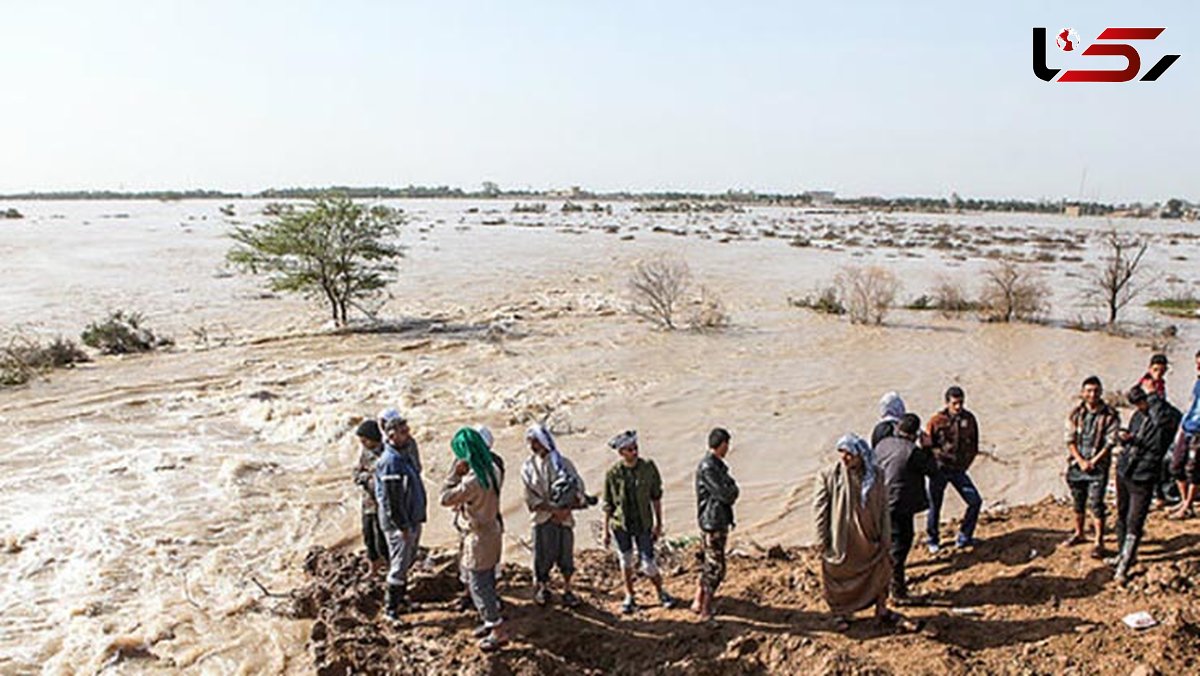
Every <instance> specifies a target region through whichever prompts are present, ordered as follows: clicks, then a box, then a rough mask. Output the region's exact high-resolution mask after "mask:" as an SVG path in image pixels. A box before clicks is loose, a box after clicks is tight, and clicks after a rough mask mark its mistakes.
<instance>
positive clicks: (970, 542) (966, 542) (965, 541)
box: [954, 535, 979, 549]
mask: <svg viewBox="0 0 1200 676" xmlns="http://www.w3.org/2000/svg"><path fill="white" fill-rule="evenodd" d="M977 544H979V540H976V539H975V538H969V537H967V536H965V535H959V536H958V537H957V538H955V540H954V546H955V547H958V548H959V549H967V548H968V547H974V546H975V545H977Z"/></svg>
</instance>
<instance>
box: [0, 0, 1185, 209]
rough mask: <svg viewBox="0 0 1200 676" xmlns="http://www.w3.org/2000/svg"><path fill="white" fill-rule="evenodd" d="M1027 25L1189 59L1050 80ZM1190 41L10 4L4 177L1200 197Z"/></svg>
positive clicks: (730, 19)
mask: <svg viewBox="0 0 1200 676" xmlns="http://www.w3.org/2000/svg"><path fill="white" fill-rule="evenodd" d="M1033 26H1046V27H1047V28H1048V29H1049V30H1050V31H1051V32H1052V33H1053V32H1057V31H1058V30H1060V29H1062V28H1065V27H1072V28H1075V29H1076V31H1077V32H1078V34H1079V37H1080V38H1081V39H1082V40H1083V41H1084V43H1089V42H1091V41H1092V40H1093V39H1094V38H1095V36H1096V35H1098V34H1099V32H1100V31H1101V30H1102V29H1103V28H1105V27H1106V26H1165V27H1166V28H1167V31H1166V32H1165V33H1163V35H1162V36H1161V37H1159V38H1158V39H1157V40H1155V41H1154V42H1151V43H1141V44H1140V48H1141V53H1142V54H1143V66H1142V67H1143V72H1144V71H1145V70H1147V69H1149V68H1150V66H1151V64H1153V62H1154V61H1156V60H1157V58H1158V57H1159V56H1160V55H1162V54H1165V53H1177V54H1181V55H1182V58H1180V59H1179V61H1178V62H1177V63H1176V64H1175V65H1174V66H1173V67H1172V68H1171V69H1170V70H1168V71H1167V73H1166V74H1165V75H1163V77H1162V78H1161V79H1160V80H1159V81H1158V82H1154V83H1142V82H1132V83H1126V84H1078V83H1071V84H1067V83H1063V84H1059V83H1045V82H1042V81H1041V80H1038V79H1037V78H1036V77H1034V75H1033V73H1032V71H1031V67H1030V60H1031V59H1030V51H1031V50H1030V44H1031V28H1032V27H1033ZM1197 35H1200V9H1197V5H1196V3H1194V2H1156V3H1153V5H1150V4H1149V3H1133V2H1128V1H1125V2H1120V3H1115V2H1113V3H1102V2H1054V3H1046V2H996V3H986V4H984V3H966V2H945V3H916V2H895V1H890V2H862V3H850V2H844V3H833V2H828V3H801V2H795V1H792V2H702V1H698V0H687V1H682V0H681V1H650V0H642V1H641V2H632V1H623V0H603V1H593V2H575V1H571V0H544V1H539V2H532V1H529V2H527V1H522V0H508V1H505V2H499V1H494V0H493V1H491V2H484V1H475V0H454V1H435V0H431V1H429V2H422V3H413V2H397V1H385V0H377V1H366V0H360V1H350V0H342V1H340V2H332V1H329V2H315V1H308V2H305V1H297V0H289V1H287V2H282V1H280V2H273V1H272V2H268V1H263V0H254V1H251V2H247V1H245V0H239V1H236V2H225V1H223V0H203V1H201V0H195V1H192V2H181V1H170V0H157V1H153V2H152V1H150V0H146V1H145V2H122V1H118V0H106V1H105V2H96V1H95V0H81V1H78V2H56V1H55V0H42V1H39V2H27V1H26V2H17V1H15V0H9V1H7V2H5V3H4V6H3V8H2V10H0V121H2V122H3V123H2V124H0V192H13V191H20V190H48V189H76V188H89V189H105V188H112V189H126V190H136V189H154V188H196V187H208V188H224V189H231V190H258V189H262V188H266V187H271V186H276V187H278V186H292V185H306V186H307V185H329V184H335V183H336V184H353V185H364V184H384V185H407V184H409V183H416V184H426V185H440V184H449V185H456V186H462V187H467V188H472V187H477V186H478V185H479V184H480V182H481V181H484V180H493V181H496V182H498V183H499V184H501V185H502V186H506V187H508V186H511V187H524V186H532V187H563V186H569V185H581V186H584V187H587V188H591V189H595V190H615V189H623V188H630V189H638V190H649V189H687V190H706V191H721V190H725V189H728V188H737V189H757V190H760V191H787V192H793V191H799V190H803V189H808V188H827V189H833V190H837V191H838V192H839V193H841V194H850V195H862V194H881V195H897V194H922V195H948V194H949V193H950V192H951V191H957V192H959V193H960V194H962V195H978V196H1020V197H1028V198H1038V197H1050V198H1058V197H1071V198H1074V197H1078V196H1080V183H1081V178H1082V177H1083V174H1084V171H1085V170H1086V180H1085V181H1084V182H1083V196H1084V197H1086V198H1089V199H1100V200H1105V201H1122V200H1136V199H1144V200H1154V199H1161V198H1165V197H1170V196H1175V195H1179V196H1183V197H1187V198H1191V199H1200V169H1198V168H1197V166H1198V163H1200V124H1198V123H1197V120H1198V119H1200V88H1198V87H1197V85H1198V84H1200V40H1197ZM1072 59H1075V61H1072ZM1049 60H1050V61H1051V66H1057V67H1070V66H1071V65H1072V63H1074V64H1075V65H1076V67H1099V68H1119V67H1120V66H1121V65H1123V61H1121V60H1120V59H1115V58H1110V57H1079V56H1075V55H1068V54H1065V53H1063V52H1060V51H1058V50H1057V49H1056V48H1055V47H1054V46H1053V45H1051V46H1050V48H1049Z"/></svg>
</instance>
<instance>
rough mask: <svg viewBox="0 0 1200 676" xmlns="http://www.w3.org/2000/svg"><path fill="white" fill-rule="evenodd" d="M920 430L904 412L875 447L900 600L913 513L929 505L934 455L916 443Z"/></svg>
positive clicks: (904, 592)
mask: <svg viewBox="0 0 1200 676" xmlns="http://www.w3.org/2000/svg"><path fill="white" fill-rule="evenodd" d="M920 432H921V419H920V418H918V417H917V416H916V415H914V414H912V413H906V414H904V416H902V417H901V418H900V422H898V423H896V430H895V435H894V436H890V437H887V438H885V439H882V440H880V442H879V445H878V446H876V447H875V460H876V462H878V463H879V466H880V468H882V469H883V481H884V485H886V486H887V490H888V510H889V512H890V517H891V521H892V599H894V600H895V601H896V603H900V604H902V603H905V602H907V601H908V600H909V596H908V581H907V580H906V579H905V576H904V564H905V562H906V561H907V560H908V553H909V551H911V550H912V543H913V537H914V529H913V517H915V516H916V515H917V514H918V513H920V512H923V511H925V510H926V509H929V502H928V501H927V499H926V495H925V477H926V476H928V475H929V474H930V473H931V472H932V471H933V458H932V455H931V454H930V451H929V449H927V448H922V447H920V446H918V445H917V437H918V435H919V434H920Z"/></svg>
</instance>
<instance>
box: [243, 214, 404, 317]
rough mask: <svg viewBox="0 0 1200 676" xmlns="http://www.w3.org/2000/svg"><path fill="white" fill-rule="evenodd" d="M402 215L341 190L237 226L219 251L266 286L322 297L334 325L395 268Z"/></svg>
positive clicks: (374, 291)
mask: <svg viewBox="0 0 1200 676" xmlns="http://www.w3.org/2000/svg"><path fill="white" fill-rule="evenodd" d="M403 222H404V220H403V215H402V214H401V213H400V212H399V211H397V210H394V209H389V208H387V207H383V206H375V207H367V206H364V205H361V204H355V203H354V202H353V201H352V200H351V199H350V198H349V197H346V196H345V195H327V196H322V197H317V198H316V199H314V200H313V204H312V206H311V207H310V208H308V209H304V210H294V211H285V212H282V213H279V214H277V215H276V216H274V217H273V218H272V219H271V220H269V221H267V222H266V223H260V224H256V225H249V226H241V227H238V228H236V229H235V230H234V231H233V233H232V234H231V235H230V236H231V237H232V238H233V239H234V241H236V242H237V245H236V246H234V248H233V249H231V250H230V251H229V254H228V256H227V258H228V260H229V262H230V263H232V264H233V265H234V266H236V267H237V268H238V269H240V270H243V271H246V272H249V273H251V274H255V275H259V274H261V275H267V276H268V277H269V279H270V285H271V289H272V290H274V291H280V292H286V293H300V294H303V295H304V296H306V297H309V298H315V299H323V300H324V301H325V302H326V303H327V304H328V305H329V311H330V313H331V314H332V316H333V320H334V322H335V323H336V324H337V325H338V326H344V325H345V324H346V319H347V314H348V312H349V309H350V308H355V309H357V310H359V311H362V312H364V313H365V314H370V313H369V312H368V311H367V310H366V309H365V308H364V306H363V304H364V303H365V302H367V301H369V300H371V299H374V298H377V297H378V296H379V295H380V294H381V293H382V291H383V289H384V288H385V287H386V286H387V285H388V283H389V282H391V280H392V278H393V276H394V275H395V273H396V271H397V269H398V268H397V265H396V260H397V259H399V258H401V257H403V255H404V253H403V249H402V248H401V247H400V246H399V245H398V244H395V243H394V242H393V241H389V240H392V239H394V238H395V237H396V236H397V235H398V234H399V232H400V226H401V225H402V224H403Z"/></svg>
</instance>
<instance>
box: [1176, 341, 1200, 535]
mask: <svg viewBox="0 0 1200 676" xmlns="http://www.w3.org/2000/svg"><path fill="white" fill-rule="evenodd" d="M1171 474H1172V475H1173V476H1174V477H1175V480H1176V481H1177V482H1178V484H1179V492H1180V494H1181V495H1182V497H1183V500H1181V501H1180V503H1179V507H1177V508H1176V509H1175V511H1173V512H1172V513H1171V514H1170V515H1169V518H1173V519H1190V518H1192V517H1193V516H1194V515H1195V512H1194V510H1193V509H1192V505H1193V503H1194V502H1195V501H1196V487H1197V486H1198V485H1200V351H1197V352H1196V384H1195V385H1193V386H1192V405H1191V406H1189V407H1188V410H1187V413H1185V414H1184V416H1183V422H1182V424H1180V426H1179V435H1178V437H1177V438H1176V440H1175V449H1174V452H1173V455H1172V457H1171Z"/></svg>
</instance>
